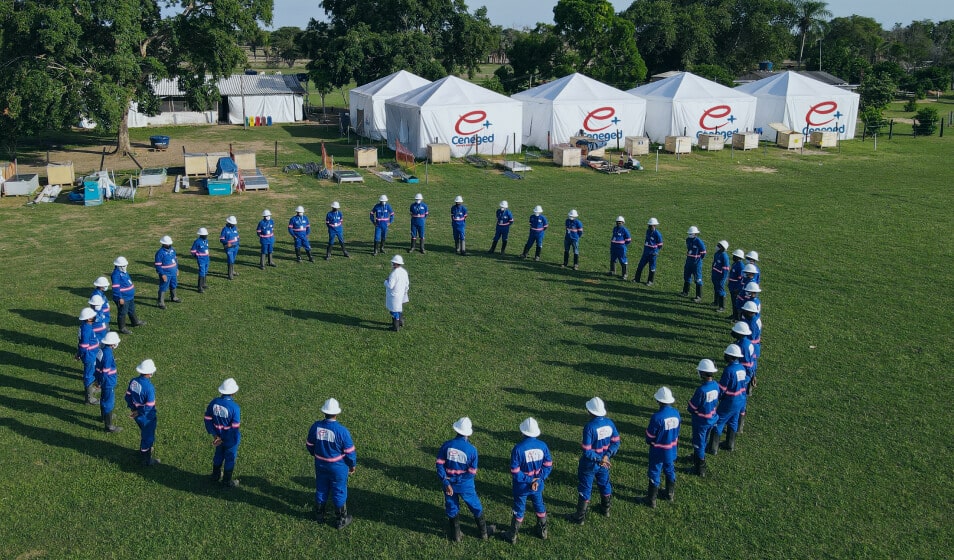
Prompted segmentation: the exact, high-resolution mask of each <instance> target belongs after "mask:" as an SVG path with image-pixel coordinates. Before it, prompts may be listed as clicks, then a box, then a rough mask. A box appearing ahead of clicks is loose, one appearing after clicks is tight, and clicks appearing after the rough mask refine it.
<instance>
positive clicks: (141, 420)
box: [126, 359, 160, 467]
mask: <svg viewBox="0 0 954 560" xmlns="http://www.w3.org/2000/svg"><path fill="white" fill-rule="evenodd" d="M136 373H138V374H139V376H138V377H134V378H133V379H131V380H130V381H129V387H128V388H127V389H126V406H127V407H129V410H130V411H131V412H130V414H129V416H130V418H132V419H133V420H135V421H136V425H137V426H139V456H140V458H141V459H142V465H143V466H144V467H151V466H153V465H158V464H159V463H160V461H159V459H156V458H155V457H153V456H152V453H153V448H154V447H155V444H156V423H157V419H156V388H155V387H153V385H152V376H153V375H155V373H156V364H155V362H153V361H152V360H148V359H147V360H143V361H142V362H140V364H139V365H138V366H136Z"/></svg>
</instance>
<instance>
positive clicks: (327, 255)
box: [325, 245, 331, 260]
mask: <svg viewBox="0 0 954 560" xmlns="http://www.w3.org/2000/svg"><path fill="white" fill-rule="evenodd" d="M330 258H331V245H328V248H327V249H325V260H328V259H330Z"/></svg>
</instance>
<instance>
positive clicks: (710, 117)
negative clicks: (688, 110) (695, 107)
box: [696, 105, 739, 138]
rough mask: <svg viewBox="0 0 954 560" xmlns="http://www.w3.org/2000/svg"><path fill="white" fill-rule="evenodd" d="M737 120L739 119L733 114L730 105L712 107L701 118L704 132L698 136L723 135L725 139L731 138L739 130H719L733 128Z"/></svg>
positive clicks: (700, 124) (700, 123)
mask: <svg viewBox="0 0 954 560" xmlns="http://www.w3.org/2000/svg"><path fill="white" fill-rule="evenodd" d="M723 119H724V120H723ZM737 120H739V119H738V118H736V116H735V115H733V114H732V107H730V106H729V105H716V106H715V107H710V108H708V109H706V110H705V111H703V112H702V116H701V117H699V128H701V129H702V130H700V131H699V132H698V133H697V134H696V136H697V137H698V136H699V135H701V134H721V135H722V137H723V138H730V137H731V136H732V135H733V134H734V133H736V132H738V131H739V129H735V130H722V131H720V130H719V129H720V128H722V127H724V126H732V124H733V123H734V122H735V121H737ZM715 121H720V122H715Z"/></svg>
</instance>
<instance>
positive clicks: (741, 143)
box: [732, 132, 759, 150]
mask: <svg viewBox="0 0 954 560" xmlns="http://www.w3.org/2000/svg"><path fill="white" fill-rule="evenodd" d="M732 147H733V148H735V149H736V150H755V149H757V148H758V147H759V133H758V132H736V133H735V134H733V135H732Z"/></svg>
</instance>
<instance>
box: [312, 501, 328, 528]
mask: <svg viewBox="0 0 954 560" xmlns="http://www.w3.org/2000/svg"><path fill="white" fill-rule="evenodd" d="M326 509H328V504H327V502H326V503H324V504H319V503H318V502H315V521H317V522H318V523H324V522H325V510H326Z"/></svg>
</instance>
